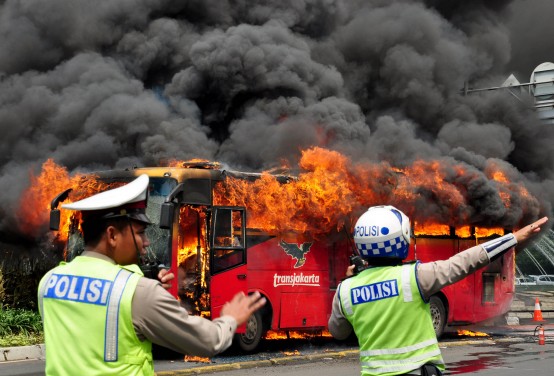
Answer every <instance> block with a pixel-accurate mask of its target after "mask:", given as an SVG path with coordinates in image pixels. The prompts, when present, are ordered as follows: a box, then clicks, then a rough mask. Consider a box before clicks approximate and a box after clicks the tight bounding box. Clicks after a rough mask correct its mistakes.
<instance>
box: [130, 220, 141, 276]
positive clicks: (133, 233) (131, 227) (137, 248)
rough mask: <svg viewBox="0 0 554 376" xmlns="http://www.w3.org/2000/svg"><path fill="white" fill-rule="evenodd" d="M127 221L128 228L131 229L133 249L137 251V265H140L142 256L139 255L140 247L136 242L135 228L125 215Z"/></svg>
mask: <svg viewBox="0 0 554 376" xmlns="http://www.w3.org/2000/svg"><path fill="white" fill-rule="evenodd" d="M127 223H128V224H129V229H130V230H131V235H132V236H133V243H135V250H136V252H137V265H140V264H141V263H142V261H143V260H142V257H141V255H140V249H139V247H138V244H137V239H136V238H135V230H134V229H133V225H132V223H131V219H130V218H129V217H127Z"/></svg>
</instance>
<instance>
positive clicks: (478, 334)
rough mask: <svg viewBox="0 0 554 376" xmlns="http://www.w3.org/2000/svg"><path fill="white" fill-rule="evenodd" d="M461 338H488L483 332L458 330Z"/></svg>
mask: <svg viewBox="0 0 554 376" xmlns="http://www.w3.org/2000/svg"><path fill="white" fill-rule="evenodd" d="M458 335H459V336H468V337H487V336H488V334H487V333H483V332H472V331H471V330H458Z"/></svg>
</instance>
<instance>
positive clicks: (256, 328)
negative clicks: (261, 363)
mask: <svg viewBox="0 0 554 376" xmlns="http://www.w3.org/2000/svg"><path fill="white" fill-rule="evenodd" d="M263 326H264V325H263V317H262V312H261V310H258V311H256V312H254V313H253V314H252V316H250V318H249V319H248V321H246V331H245V332H244V333H240V334H236V335H235V342H236V345H237V346H238V348H239V349H240V350H242V351H244V352H253V351H255V350H256V349H257V348H258V346H259V345H260V342H261V340H262V335H263V332H264V327H263Z"/></svg>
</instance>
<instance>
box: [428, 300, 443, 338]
mask: <svg viewBox="0 0 554 376" xmlns="http://www.w3.org/2000/svg"><path fill="white" fill-rule="evenodd" d="M429 306H430V307H429V308H430V309H431V320H432V321H433V328H434V329H435V334H436V335H437V338H440V337H441V336H442V334H443V333H444V327H445V325H446V308H445V307H444V303H443V302H442V299H441V298H439V297H438V296H436V295H433V296H431V299H429Z"/></svg>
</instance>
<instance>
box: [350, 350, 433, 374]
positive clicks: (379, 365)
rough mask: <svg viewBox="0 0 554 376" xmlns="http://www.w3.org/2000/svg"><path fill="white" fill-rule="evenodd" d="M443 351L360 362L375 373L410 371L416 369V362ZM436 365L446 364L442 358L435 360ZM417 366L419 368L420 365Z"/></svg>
mask: <svg viewBox="0 0 554 376" xmlns="http://www.w3.org/2000/svg"><path fill="white" fill-rule="evenodd" d="M440 355H441V351H440V349H439V348H435V349H432V350H431V351H428V352H426V353H423V354H421V355H419V356H414V357H411V358H409V359H402V360H398V359H395V360H377V361H369V362H364V361H362V362H361V363H360V364H361V366H362V369H363V368H364V367H368V368H371V371H372V372H373V373H377V374H381V373H388V372H408V371H411V370H413V369H414V366H413V365H414V364H418V363H420V362H421V361H424V360H426V359H428V358H431V357H436V356H440ZM433 363H434V364H435V365H436V366H444V362H443V361H442V358H441V359H440V360H438V361H437V360H436V361H434V362H433ZM415 368H419V365H418V366H417V367H415Z"/></svg>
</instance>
